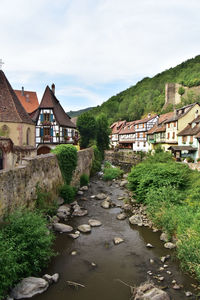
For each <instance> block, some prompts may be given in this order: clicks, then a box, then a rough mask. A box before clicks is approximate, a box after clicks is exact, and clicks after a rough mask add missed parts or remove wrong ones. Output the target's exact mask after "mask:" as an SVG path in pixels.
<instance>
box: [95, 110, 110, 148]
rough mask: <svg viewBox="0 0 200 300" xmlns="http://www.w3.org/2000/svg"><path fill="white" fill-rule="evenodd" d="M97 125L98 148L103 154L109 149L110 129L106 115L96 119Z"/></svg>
mask: <svg viewBox="0 0 200 300" xmlns="http://www.w3.org/2000/svg"><path fill="white" fill-rule="evenodd" d="M96 124H97V138H96V139H97V147H98V148H99V150H100V151H101V152H103V151H104V150H106V149H108V148H109V134H110V128H109V126H108V120H107V117H106V115H105V114H100V115H99V116H98V117H97V119H96Z"/></svg>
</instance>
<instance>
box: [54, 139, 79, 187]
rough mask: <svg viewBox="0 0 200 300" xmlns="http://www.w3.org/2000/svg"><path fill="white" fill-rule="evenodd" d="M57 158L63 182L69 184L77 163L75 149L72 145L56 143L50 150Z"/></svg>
mask: <svg viewBox="0 0 200 300" xmlns="http://www.w3.org/2000/svg"><path fill="white" fill-rule="evenodd" d="M52 152H53V153H55V154H56V156H57V158H58V163H59V167H60V170H61V173H62V176H63V179H64V181H65V183H67V184H70V182H71V179H72V175H73V172H74V170H75V168H76V165H77V149H76V147H74V146H73V145H58V146H56V148H55V149H53V150H52Z"/></svg>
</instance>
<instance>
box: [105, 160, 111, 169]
mask: <svg viewBox="0 0 200 300" xmlns="http://www.w3.org/2000/svg"><path fill="white" fill-rule="evenodd" d="M111 167H112V165H111V163H110V162H109V161H105V163H104V168H111Z"/></svg>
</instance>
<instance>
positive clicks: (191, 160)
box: [186, 157, 194, 163]
mask: <svg viewBox="0 0 200 300" xmlns="http://www.w3.org/2000/svg"><path fill="white" fill-rule="evenodd" d="M186 160H187V162H188V163H193V162H194V159H193V158H192V157H187V158H186Z"/></svg>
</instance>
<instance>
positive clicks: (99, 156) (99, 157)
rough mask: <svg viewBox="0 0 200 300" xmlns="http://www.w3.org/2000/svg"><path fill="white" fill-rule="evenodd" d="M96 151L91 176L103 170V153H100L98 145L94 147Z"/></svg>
mask: <svg viewBox="0 0 200 300" xmlns="http://www.w3.org/2000/svg"><path fill="white" fill-rule="evenodd" d="M92 148H93V151H94V159H93V161H92V168H91V171H90V175H91V176H93V175H95V174H96V172H98V171H100V170H101V162H102V160H103V156H102V153H101V152H100V151H99V149H98V148H97V146H96V145H94V146H92Z"/></svg>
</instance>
